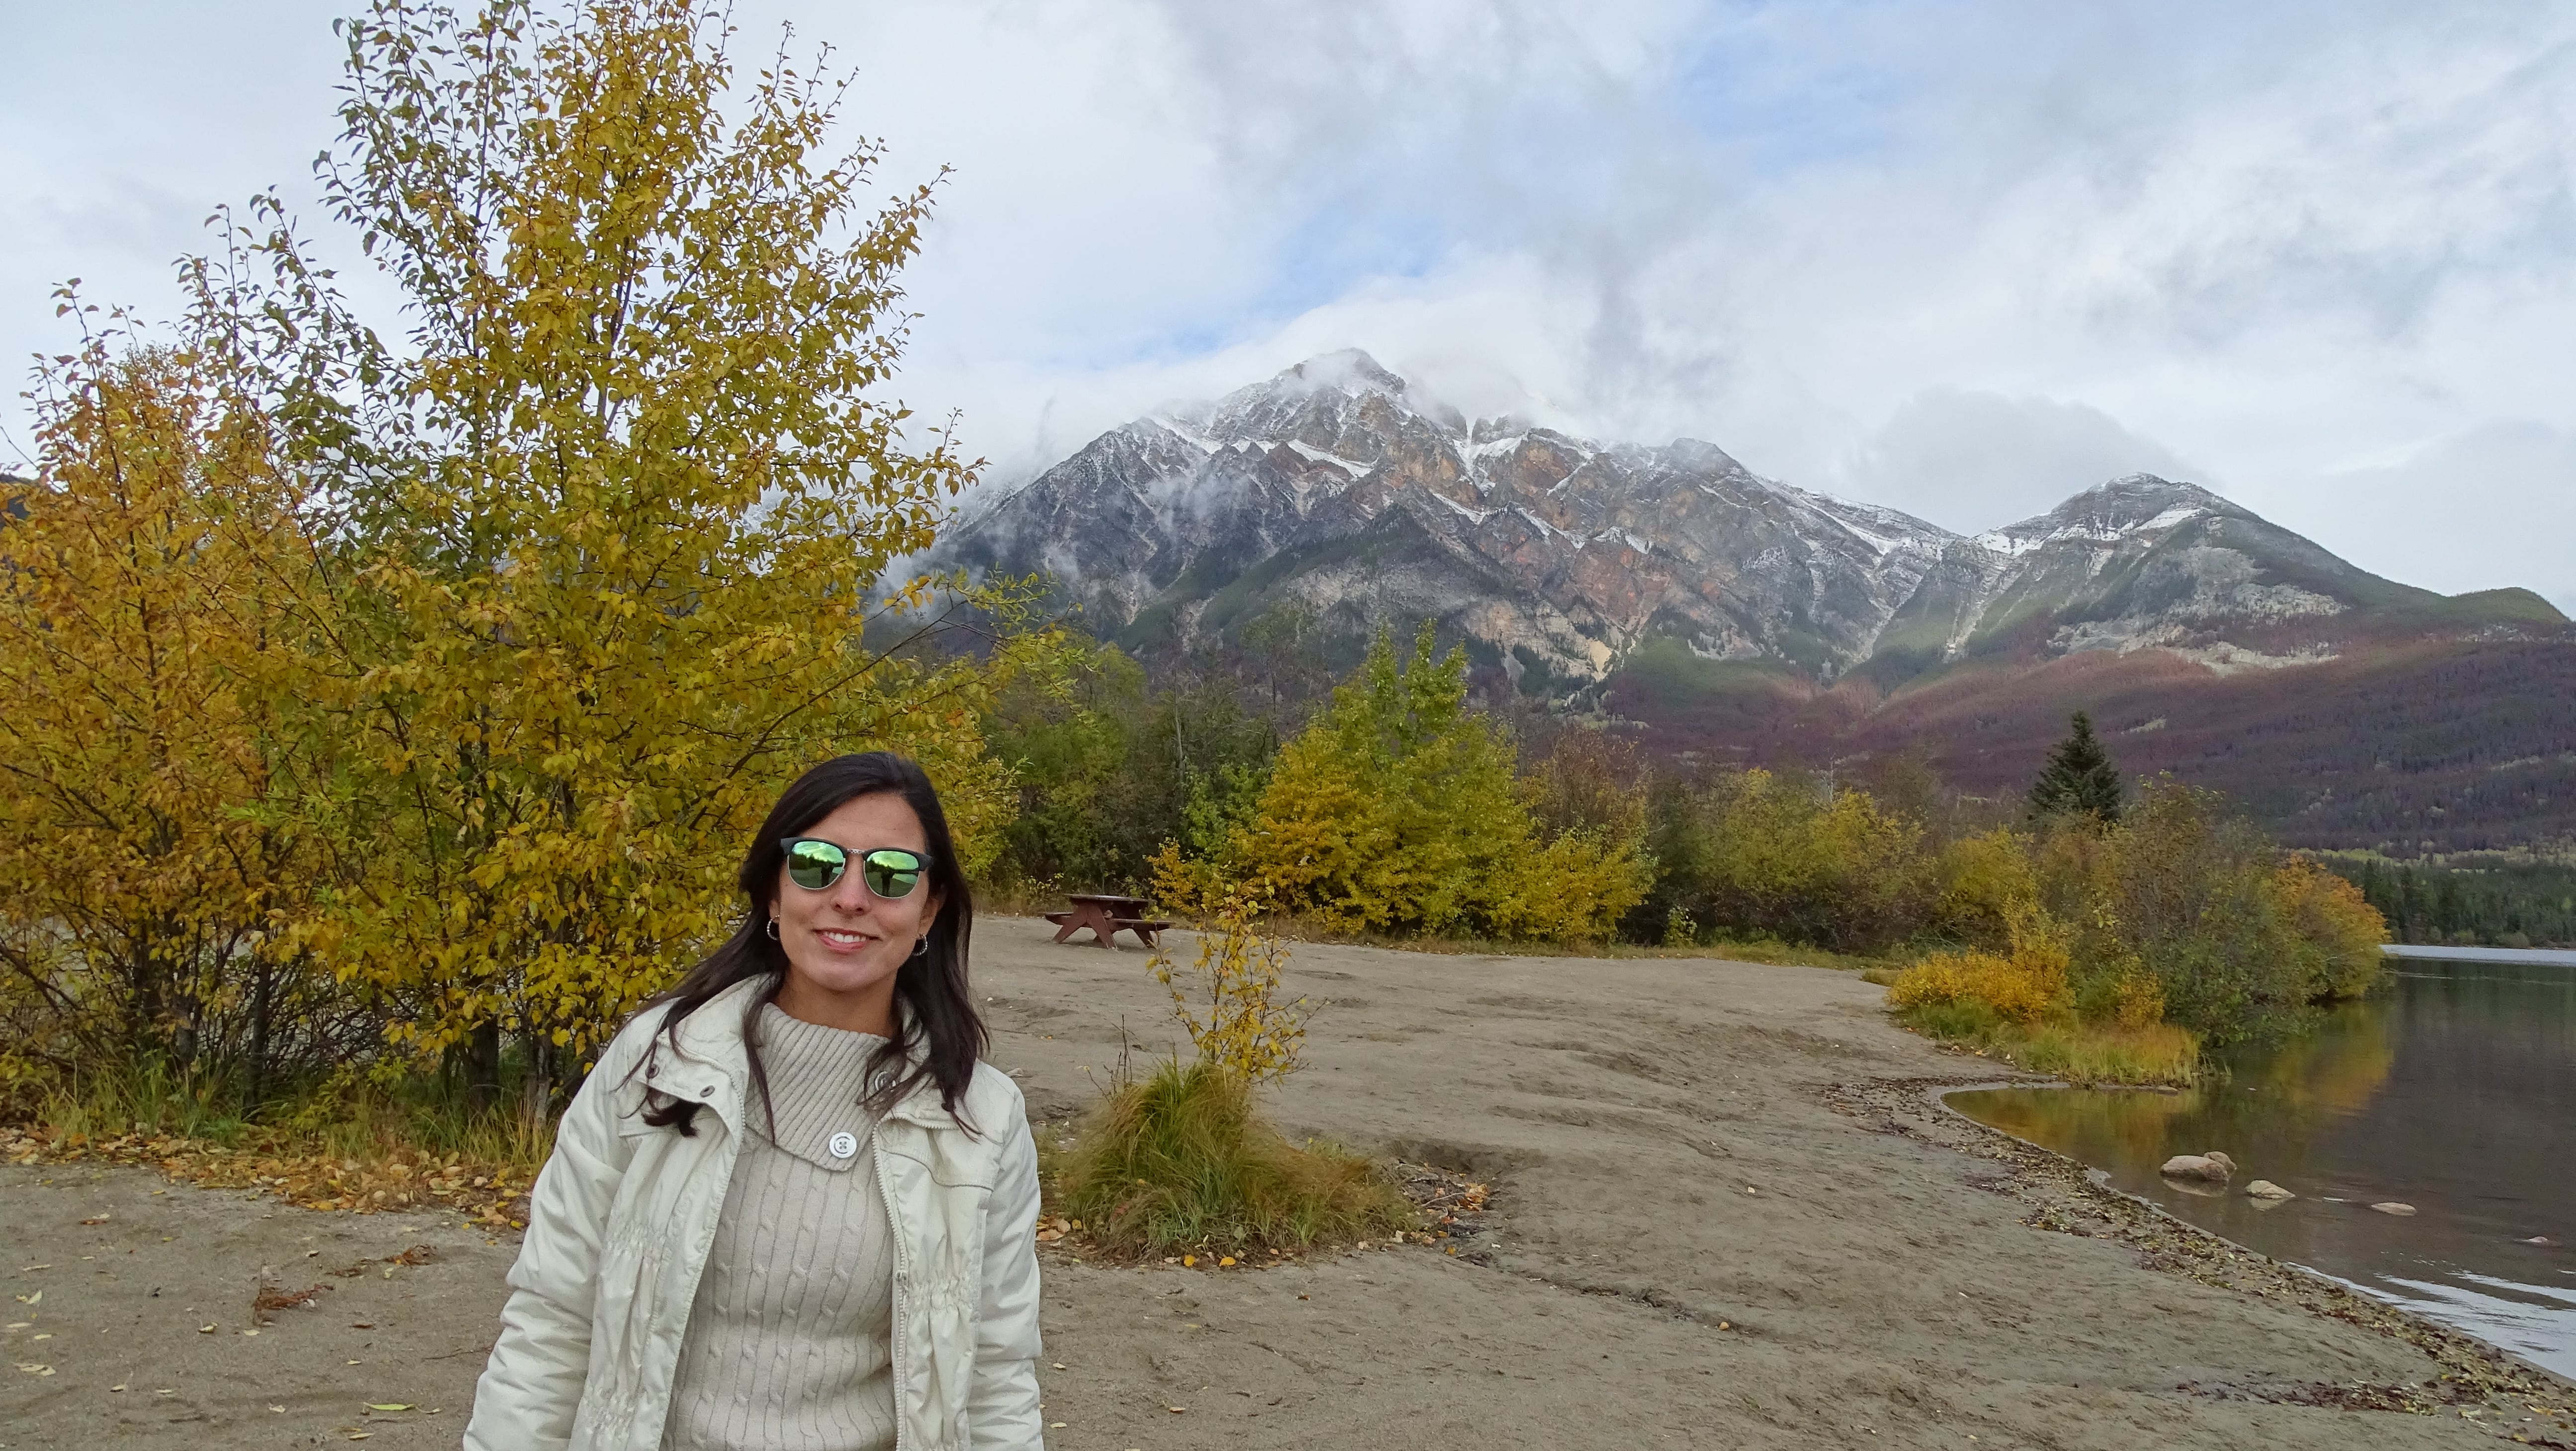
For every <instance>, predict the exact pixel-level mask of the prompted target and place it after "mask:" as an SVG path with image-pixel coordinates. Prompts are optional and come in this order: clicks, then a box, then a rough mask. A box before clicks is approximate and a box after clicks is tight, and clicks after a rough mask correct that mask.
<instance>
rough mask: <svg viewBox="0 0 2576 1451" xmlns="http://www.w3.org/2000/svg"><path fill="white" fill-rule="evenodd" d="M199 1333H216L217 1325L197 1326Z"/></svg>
mask: <svg viewBox="0 0 2576 1451" xmlns="http://www.w3.org/2000/svg"><path fill="white" fill-rule="evenodd" d="M197 1333H198V1334H199V1335H212V1334H214V1333H215V1327H213V1326H212V1325H200V1326H198V1327H197Z"/></svg>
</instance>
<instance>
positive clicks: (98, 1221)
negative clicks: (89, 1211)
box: [81, 1214, 108, 1224]
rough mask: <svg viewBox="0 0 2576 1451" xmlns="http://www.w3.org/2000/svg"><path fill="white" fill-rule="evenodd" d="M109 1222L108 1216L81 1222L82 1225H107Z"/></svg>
mask: <svg viewBox="0 0 2576 1451" xmlns="http://www.w3.org/2000/svg"><path fill="white" fill-rule="evenodd" d="M107 1220H108V1216H106V1215H104V1214H102V1215H100V1216H98V1217H97V1218H95V1219H84V1220H82V1221H81V1223H83V1224H105V1223H107Z"/></svg>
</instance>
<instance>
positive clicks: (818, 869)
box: [787, 841, 850, 892]
mask: <svg viewBox="0 0 2576 1451" xmlns="http://www.w3.org/2000/svg"><path fill="white" fill-rule="evenodd" d="M849 865H850V854H849V853H848V852H845V851H843V850H841V849H840V848H839V847H837V846H834V845H832V844H831V843H830V842H828V841H799V842H793V843H790V844H789V845H788V848H787V879H788V880H789V881H791V882H794V883H795V884H796V885H798V886H800V887H803V888H805V889H807V890H808V891H815V892H819V891H821V890H823V889H824V888H825V887H828V886H830V885H832V884H833V883H834V882H837V881H839V880H840V879H841V873H842V872H843V871H844V870H846V869H848V867H849Z"/></svg>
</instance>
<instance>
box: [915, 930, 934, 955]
mask: <svg viewBox="0 0 2576 1451" xmlns="http://www.w3.org/2000/svg"><path fill="white" fill-rule="evenodd" d="M912 955H913V956H915V957H928V956H929V955H930V934H928V933H926V932H925V933H923V934H922V935H921V936H919V937H916V938H914V939H913V940H912Z"/></svg>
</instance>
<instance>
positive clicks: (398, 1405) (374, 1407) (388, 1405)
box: [367, 1401, 411, 1411]
mask: <svg viewBox="0 0 2576 1451" xmlns="http://www.w3.org/2000/svg"><path fill="white" fill-rule="evenodd" d="M367 1409H368V1410H371V1411H408V1410H410V1409H411V1403H410V1402H409V1401H387V1402H385V1403H384V1404H382V1405H378V1404H376V1403H375V1402H374V1401H369V1402H367Z"/></svg>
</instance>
